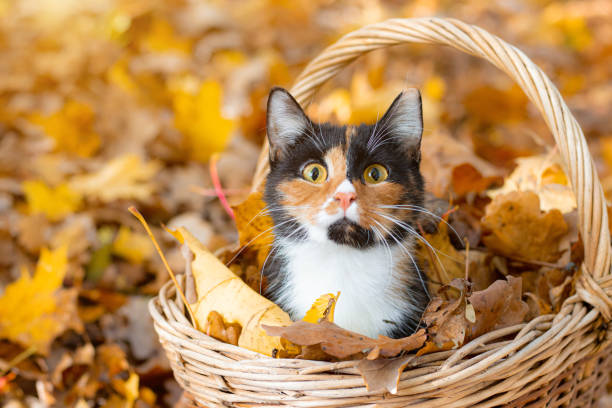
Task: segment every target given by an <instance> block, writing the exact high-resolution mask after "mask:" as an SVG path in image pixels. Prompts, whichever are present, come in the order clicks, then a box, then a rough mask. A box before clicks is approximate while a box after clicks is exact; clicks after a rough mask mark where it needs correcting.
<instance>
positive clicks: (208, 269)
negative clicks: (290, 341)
mask: <svg viewBox="0 0 612 408" xmlns="http://www.w3.org/2000/svg"><path fill="white" fill-rule="evenodd" d="M179 232H180V234H181V236H182V237H183V239H184V242H185V244H187V246H188V247H189V249H191V251H192V252H193V254H194V260H193V262H192V264H191V269H192V273H193V277H194V279H195V288H196V294H197V299H198V300H197V302H196V303H195V304H192V309H193V312H194V314H195V319H196V320H197V322H198V326H199V327H206V326H207V324H208V316H209V314H210V313H211V312H212V311H216V312H218V313H219V314H220V315H221V316H223V318H224V319H225V321H227V322H232V323H237V324H239V325H240V326H241V327H242V331H241V333H240V337H239V338H238V345H239V346H240V347H244V348H246V349H249V350H253V351H257V352H259V353H262V354H266V355H269V356H272V355H276V354H277V353H278V352H279V351H280V350H284V347H283V345H282V344H281V340H280V338H278V337H271V336H269V335H267V334H266V332H265V331H264V329H263V327H262V326H263V325H274V326H279V325H288V324H291V318H290V317H289V315H288V314H287V313H285V312H284V311H283V310H281V308H280V307H278V306H277V305H275V304H274V303H272V302H270V301H269V300H268V299H266V298H264V297H263V296H260V295H259V294H258V293H257V292H255V291H254V290H253V289H251V288H250V287H249V286H248V285H247V284H246V283H244V281H242V279H240V278H239V277H238V276H236V275H235V274H234V273H233V272H232V271H231V270H230V269H228V268H227V267H226V266H225V265H224V264H223V263H221V262H220V261H219V259H217V258H216V257H215V256H214V255H213V254H212V253H210V252H209V251H208V250H207V249H206V247H204V245H202V244H201V243H200V242H199V241H198V240H197V239H196V238H195V237H194V236H193V235H191V233H190V232H189V231H188V230H187V229H185V228H183V227H181V228H179Z"/></svg>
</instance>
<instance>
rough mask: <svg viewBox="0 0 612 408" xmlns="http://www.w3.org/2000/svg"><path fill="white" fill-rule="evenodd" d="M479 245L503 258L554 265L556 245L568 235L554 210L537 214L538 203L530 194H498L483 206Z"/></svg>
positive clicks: (531, 193)
mask: <svg viewBox="0 0 612 408" xmlns="http://www.w3.org/2000/svg"><path fill="white" fill-rule="evenodd" d="M482 228H483V236H482V241H483V243H484V244H485V245H486V246H487V247H488V248H489V249H491V250H492V251H494V252H496V253H499V254H502V255H504V256H507V257H510V258H512V257H514V258H519V259H526V260H537V261H545V262H554V261H556V260H557V259H558V258H559V256H560V252H559V244H560V241H561V240H562V238H563V237H564V236H565V234H566V233H567V232H568V226H567V224H566V222H565V220H564V219H563V215H562V214H561V212H560V211H559V210H557V209H553V210H550V211H548V212H542V211H540V200H539V198H538V196H537V195H536V194H535V193H533V192H518V191H517V192H512V193H508V194H503V195H498V196H496V197H495V198H494V199H493V201H492V202H491V203H490V204H489V205H488V206H487V208H486V210H485V216H484V218H483V220H482Z"/></svg>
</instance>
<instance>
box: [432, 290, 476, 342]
mask: <svg viewBox="0 0 612 408" xmlns="http://www.w3.org/2000/svg"><path fill="white" fill-rule="evenodd" d="M450 287H453V288H455V289H457V290H459V292H460V296H459V298H457V299H454V300H450V301H448V300H443V299H442V298H439V297H436V298H434V299H433V300H432V301H431V302H429V305H428V306H427V309H425V313H423V321H424V322H425V324H426V325H427V334H428V335H429V339H430V340H431V341H432V342H433V343H434V344H435V346H436V348H445V347H447V346H448V343H450V344H452V346H453V347H451V348H456V347H459V346H461V345H463V343H464V342H465V339H466V334H467V330H468V327H469V325H470V322H469V321H468V320H467V319H466V314H465V306H466V296H467V294H468V292H469V283H468V282H466V281H465V279H459V278H456V279H453V280H452V282H451V284H450V286H448V285H445V286H443V287H442V288H441V289H440V291H439V293H443V292H446V291H447V290H448V289H449V288H450ZM432 347H433V346H432ZM435 351H437V350H435Z"/></svg>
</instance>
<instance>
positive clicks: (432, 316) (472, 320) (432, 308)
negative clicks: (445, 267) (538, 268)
mask: <svg viewBox="0 0 612 408" xmlns="http://www.w3.org/2000/svg"><path fill="white" fill-rule="evenodd" d="M450 287H452V288H455V289H457V290H459V292H460V296H459V298H457V299H454V300H450V301H446V300H443V299H441V298H439V297H437V298H435V299H433V300H432V301H431V302H430V304H429V305H428V307H427V309H426V310H425V313H424V315H423V321H424V322H425V323H426V324H427V334H428V335H429V339H430V341H428V342H427V344H426V346H425V349H424V350H420V351H419V354H425V353H426V352H434V351H440V350H449V349H452V348H457V347H461V346H462V345H463V344H465V343H466V342H467V341H469V340H471V339H474V338H476V337H478V336H480V335H482V334H485V333H487V332H489V331H492V330H496V329H501V328H503V327H507V326H511V325H514V324H518V323H521V322H523V321H524V319H525V316H526V315H527V313H528V311H529V307H528V306H527V303H525V302H523V301H522V299H521V295H522V280H521V278H516V277H513V276H508V277H507V280H506V281H504V280H498V281H495V282H494V283H493V284H492V285H491V286H489V287H488V288H487V289H485V290H481V291H477V292H473V293H470V286H469V283H468V282H466V281H465V280H464V279H454V280H453V281H452V282H451V284H450V285H449V286H445V287H443V288H442V290H443V291H446V290H448V289H449V288H450Z"/></svg>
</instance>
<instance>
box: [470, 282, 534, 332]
mask: <svg viewBox="0 0 612 408" xmlns="http://www.w3.org/2000/svg"><path fill="white" fill-rule="evenodd" d="M506 279H507V280H505V281H504V280H498V281H495V282H493V284H492V285H491V286H489V287H488V288H487V289H485V290H481V291H478V292H474V293H472V295H471V296H469V297H468V301H469V303H470V304H471V305H472V306H473V307H474V311H475V314H476V321H475V322H474V324H473V325H471V326H470V332H469V337H470V339H473V338H476V337H478V336H480V335H482V334H484V333H487V332H490V331H492V330H495V329H501V328H503V327H507V326H512V325H514V324H518V323H521V322H523V320H524V319H525V316H526V315H527V312H528V311H529V307H528V306H527V303H525V302H523V301H522V300H521V295H522V279H521V278H516V277H514V276H511V275H508V276H507V277H506Z"/></svg>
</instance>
